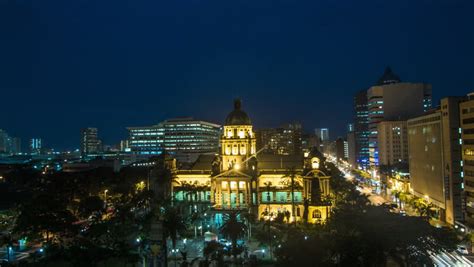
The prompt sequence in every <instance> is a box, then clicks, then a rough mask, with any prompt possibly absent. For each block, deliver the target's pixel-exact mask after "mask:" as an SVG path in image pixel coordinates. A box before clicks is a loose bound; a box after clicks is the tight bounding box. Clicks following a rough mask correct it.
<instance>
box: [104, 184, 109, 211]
mask: <svg viewBox="0 0 474 267" xmlns="http://www.w3.org/2000/svg"><path fill="white" fill-rule="evenodd" d="M107 192H109V189H105V190H104V204H105V209H106V211H107Z"/></svg>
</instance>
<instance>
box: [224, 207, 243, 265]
mask: <svg viewBox="0 0 474 267" xmlns="http://www.w3.org/2000/svg"><path fill="white" fill-rule="evenodd" d="M238 215H239V213H238V212H232V213H229V214H226V215H225V217H226V219H225V222H224V224H223V225H222V226H221V228H220V231H221V234H222V235H224V236H225V237H226V238H229V239H230V240H231V242H232V254H234V256H236V254H237V240H238V239H239V238H241V237H244V236H245V233H246V232H247V225H246V224H245V223H243V222H242V221H240V220H239V218H238Z"/></svg>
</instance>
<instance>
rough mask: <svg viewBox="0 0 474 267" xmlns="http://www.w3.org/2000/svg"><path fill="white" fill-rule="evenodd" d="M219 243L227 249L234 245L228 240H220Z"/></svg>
mask: <svg viewBox="0 0 474 267" xmlns="http://www.w3.org/2000/svg"><path fill="white" fill-rule="evenodd" d="M219 243H220V244H221V245H223V246H226V247H228V246H230V245H232V243H231V242H230V241H228V240H227V239H219Z"/></svg>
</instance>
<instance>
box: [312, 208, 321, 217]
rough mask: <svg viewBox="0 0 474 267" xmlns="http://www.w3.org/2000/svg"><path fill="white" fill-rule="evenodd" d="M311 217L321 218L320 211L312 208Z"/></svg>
mask: <svg viewBox="0 0 474 267" xmlns="http://www.w3.org/2000/svg"><path fill="white" fill-rule="evenodd" d="M313 219H321V211H320V210H313Z"/></svg>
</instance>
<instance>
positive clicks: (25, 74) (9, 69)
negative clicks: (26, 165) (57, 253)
mask: <svg viewBox="0 0 474 267" xmlns="http://www.w3.org/2000/svg"><path fill="white" fill-rule="evenodd" d="M473 10H474V1H470V0H466V1H457V0H437V1H434V0H433V1H428V0H425V1H422V0H416V1H413V0H409V1H388V0H374V1H364V0H357V1H355V0H354V1H342V0H339V1H336V0H318V1H315V0H310V1H295V0H288V1H277V0H258V1H256V0H248V1H245V0H239V1H222V0H216V1H197V0H194V1H191V0H175V1H157V0H134V1H120V0H110V1H106V0H101V1H97V0H89V1H83V0H75V1H65V0H47V1H37V0H35V1H31V0H22V1H20V0H0V36H1V38H0V91H1V96H0V99H1V115H0V128H3V129H6V130H7V131H9V132H10V133H11V134H12V135H16V136H20V137H22V138H24V139H25V140H24V142H26V139H27V138H30V137H42V138H43V139H44V142H45V143H46V144H47V145H48V146H49V147H55V148H59V149H65V148H69V149H70V148H76V147H78V143H79V129H80V128H81V127H87V126H94V127H98V128H99V131H100V135H101V137H102V138H103V139H104V141H105V143H115V142H118V141H119V140H120V139H124V138H126V136H127V132H126V130H125V127H126V126H138V125H148V124H153V123H157V122H159V121H161V120H163V119H166V118H170V117H175V116H194V117H196V118H200V119H206V120H211V121H215V122H222V121H223V120H224V118H225V116H226V115H227V113H228V112H229V111H230V110H231V109H232V99H233V98H234V97H237V96H240V97H241V98H242V99H243V108H244V109H245V110H246V111H247V112H248V113H249V115H250V116H251V118H252V120H253V122H254V125H255V126H256V127H268V126H277V125H279V124H280V123H283V122H287V121H291V120H299V121H301V122H302V123H303V124H304V126H305V128H307V129H311V128H315V127H330V128H331V131H332V132H333V133H334V132H335V133H337V134H338V135H339V134H342V133H343V131H344V128H345V125H346V123H347V122H349V121H351V119H352V96H353V94H354V93H355V92H356V91H357V90H360V89H363V88H367V87H369V86H370V85H372V84H373V83H374V82H375V81H376V80H377V79H378V78H379V76H380V75H381V74H382V73H383V70H384V68H385V66H386V65H390V66H391V67H392V69H393V70H394V71H395V72H396V73H397V74H399V75H400V77H401V78H402V80H404V81H414V82H415V81H416V82H430V83H432V85H433V94H434V98H435V100H436V101H437V100H438V99H439V98H440V97H442V96H446V95H464V94H466V93H467V92H469V91H470V90H472V91H474V67H473V63H474V27H473V25H474V16H473V15H472V11H473Z"/></svg>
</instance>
